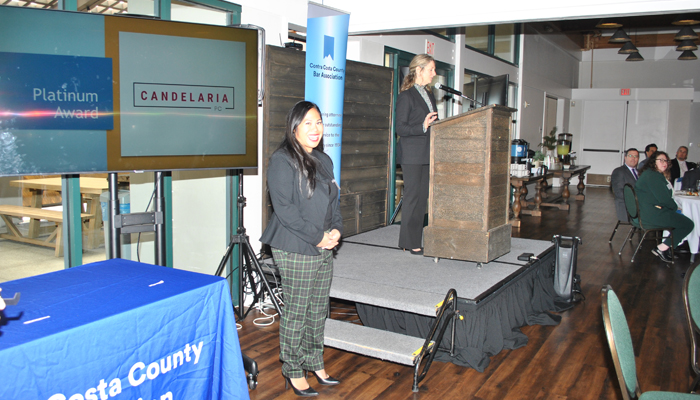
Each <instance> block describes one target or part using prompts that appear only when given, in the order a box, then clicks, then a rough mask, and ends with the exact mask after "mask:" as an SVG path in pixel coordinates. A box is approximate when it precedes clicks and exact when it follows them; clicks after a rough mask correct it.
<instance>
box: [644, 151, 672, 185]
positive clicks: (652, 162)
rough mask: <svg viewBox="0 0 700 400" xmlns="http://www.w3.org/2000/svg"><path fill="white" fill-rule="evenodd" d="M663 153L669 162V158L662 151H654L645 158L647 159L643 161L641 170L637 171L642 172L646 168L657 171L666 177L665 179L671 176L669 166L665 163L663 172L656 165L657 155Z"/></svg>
mask: <svg viewBox="0 0 700 400" xmlns="http://www.w3.org/2000/svg"><path fill="white" fill-rule="evenodd" d="M661 155H664V156H666V159H667V160H669V163H670V162H671V158H670V157H669V156H668V154H666V152H664V151H655V152H654V153H653V154H652V155H650V156H649V158H647V161H646V162H645V163H644V167H642V170H641V171H640V172H639V173H640V174H643V173H644V172H645V171H646V170H649V169H650V170H652V171H656V172H659V173H661V174H663V176H665V177H666V179H670V178H671V166H670V165H668V164H667V167H666V170H665V171H664V172H661V171H659V169H658V168H657V167H656V159H657V158H659V156H661Z"/></svg>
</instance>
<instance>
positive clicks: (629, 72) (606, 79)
mask: <svg viewBox="0 0 700 400" xmlns="http://www.w3.org/2000/svg"><path fill="white" fill-rule="evenodd" d="M640 54H641V55H642V56H643V57H644V61H638V62H626V61H625V58H626V56H625V55H622V54H617V50H616V49H599V50H593V51H587V52H583V57H582V61H581V67H580V69H579V87H580V88H582V89H584V88H590V87H591V86H592V87H593V88H594V89H602V88H612V89H614V91H615V92H619V89H620V88H659V89H661V88H673V89H677V88H690V89H692V90H693V91H694V98H695V101H694V102H693V103H692V104H688V102H686V103H684V104H685V105H683V106H679V105H678V104H676V105H674V106H673V107H672V108H671V109H670V110H671V111H672V112H674V113H689V120H688V119H684V120H682V122H678V121H679V120H678V119H677V118H674V119H673V121H672V122H670V123H671V124H672V125H670V126H669V129H670V130H669V133H670V134H671V135H673V136H672V137H669V142H668V149H666V150H668V151H669V154H670V155H671V156H674V155H675V150H676V149H677V148H678V146H680V145H686V146H689V155H688V158H689V159H690V160H700V130H699V129H698V126H700V125H699V124H700V104H699V103H698V101H699V100H700V61H697V60H694V61H683V60H678V59H677V58H678V56H679V55H680V52H678V51H676V49H675V47H659V48H655V49H651V48H645V47H642V48H640ZM591 58H592V59H593V62H592V63H591ZM591 65H592V66H593V78H592V79H591ZM664 92H665V91H664ZM657 93H661V92H657ZM684 98H687V96H685V95H684ZM670 100H673V98H671V99H670ZM679 107H680V108H679ZM691 144H692V146H691Z"/></svg>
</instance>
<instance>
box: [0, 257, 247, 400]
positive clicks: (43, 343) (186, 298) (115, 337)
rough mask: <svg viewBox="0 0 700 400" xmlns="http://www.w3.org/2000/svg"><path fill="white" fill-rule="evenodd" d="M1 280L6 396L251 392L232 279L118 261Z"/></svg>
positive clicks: (0, 350) (89, 399)
mask: <svg viewBox="0 0 700 400" xmlns="http://www.w3.org/2000/svg"><path fill="white" fill-rule="evenodd" d="M0 286H1V287H2V294H3V296H4V297H12V296H13V295H14V293H15V292H21V299H20V302H19V304H18V305H16V306H8V307H7V309H6V310H5V316H6V317H7V319H6V320H5V319H4V320H2V321H0V399H3V400H5V399H7V400H9V399H27V400H29V399H44V400H97V399H101V400H105V399H108V398H109V399H112V398H114V399H116V400H119V399H124V400H127V399H133V400H137V399H143V400H157V399H162V400H166V399H170V400H196V399H202V400H204V399H206V400H210V399H248V398H249V396H248V388H247V385H246V379H245V374H244V371H243V363H242V359H241V350H240V346H239V343H238V334H237V332H236V325H235V319H234V316H233V308H232V306H231V298H230V295H229V291H228V286H227V284H226V281H225V280H224V279H223V278H220V277H215V276H211V275H202V274H197V273H192V272H187V271H182V270H176V269H171V268H165V267H159V266H154V265H148V264H141V263H136V262H132V261H126V260H122V259H115V260H107V261H103V262H98V263H94V264H88V265H83V266H80V267H75V268H71V269H68V270H63V271H58V272H53V273H50V274H45V275H39V276H34V277H30V278H26V279H20V280H16V281H11V282H5V283H2V284H0Z"/></svg>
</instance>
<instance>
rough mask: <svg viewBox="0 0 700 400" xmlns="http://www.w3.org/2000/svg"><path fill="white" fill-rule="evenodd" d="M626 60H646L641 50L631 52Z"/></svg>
mask: <svg viewBox="0 0 700 400" xmlns="http://www.w3.org/2000/svg"><path fill="white" fill-rule="evenodd" d="M625 61H644V57H642V55H641V54H639V52H636V53H630V55H629V56H628V57H627V59H626V60H625Z"/></svg>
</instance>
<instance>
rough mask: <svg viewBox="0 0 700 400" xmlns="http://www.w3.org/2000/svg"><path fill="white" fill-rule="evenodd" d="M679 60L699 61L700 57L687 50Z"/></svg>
mask: <svg viewBox="0 0 700 400" xmlns="http://www.w3.org/2000/svg"><path fill="white" fill-rule="evenodd" d="M678 59H679V60H697V59H698V56H696V55H695V53H693V52H692V51H690V50H686V51H684V52H683V53H681V56H680V57H678Z"/></svg>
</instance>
